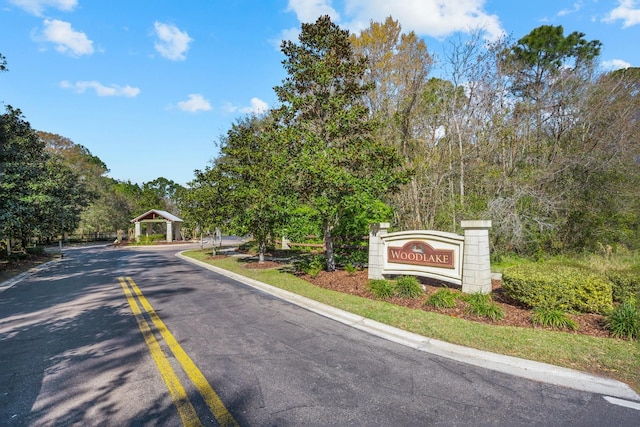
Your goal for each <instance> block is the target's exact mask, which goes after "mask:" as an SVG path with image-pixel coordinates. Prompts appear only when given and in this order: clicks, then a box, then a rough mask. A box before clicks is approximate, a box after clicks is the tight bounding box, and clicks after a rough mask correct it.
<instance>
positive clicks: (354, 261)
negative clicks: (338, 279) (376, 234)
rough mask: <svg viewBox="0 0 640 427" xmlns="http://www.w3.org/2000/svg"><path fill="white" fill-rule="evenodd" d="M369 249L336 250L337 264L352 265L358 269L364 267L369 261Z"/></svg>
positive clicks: (364, 247) (366, 247) (365, 247)
mask: <svg viewBox="0 0 640 427" xmlns="http://www.w3.org/2000/svg"><path fill="white" fill-rule="evenodd" d="M368 249H369V247H368V246H363V247H362V249H354V248H350V249H341V248H338V249H337V250H336V263H338V264H341V265H347V264H351V265H353V266H356V267H364V266H366V265H367V262H368V261H369V252H368Z"/></svg>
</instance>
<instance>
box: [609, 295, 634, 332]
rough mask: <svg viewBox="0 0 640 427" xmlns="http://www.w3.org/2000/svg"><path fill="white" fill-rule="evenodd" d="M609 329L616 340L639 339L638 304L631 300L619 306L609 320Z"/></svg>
mask: <svg viewBox="0 0 640 427" xmlns="http://www.w3.org/2000/svg"><path fill="white" fill-rule="evenodd" d="M607 327H608V328H609V331H611V335H613V336H614V337H616V338H628V339H634V338H635V339H637V338H638V336H640V318H639V317H638V307H637V303H636V302H635V301H634V300H632V299H629V300H627V301H625V302H623V303H622V304H619V305H617V306H616V308H615V309H614V310H613V311H612V312H611V314H609V316H608V318H607Z"/></svg>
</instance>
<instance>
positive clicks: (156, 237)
mask: <svg viewBox="0 0 640 427" xmlns="http://www.w3.org/2000/svg"><path fill="white" fill-rule="evenodd" d="M166 238H167V236H166V235H164V234H149V235H142V236H140V238H139V240H138V241H137V242H134V243H133V244H137V245H154V244H156V243H158V242H160V241H162V240H165V239H166Z"/></svg>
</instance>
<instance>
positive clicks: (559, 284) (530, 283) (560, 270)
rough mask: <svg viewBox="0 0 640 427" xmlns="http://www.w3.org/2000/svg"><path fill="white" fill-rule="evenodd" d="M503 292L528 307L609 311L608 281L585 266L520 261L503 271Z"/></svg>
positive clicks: (583, 311) (589, 311)
mask: <svg viewBox="0 0 640 427" xmlns="http://www.w3.org/2000/svg"><path fill="white" fill-rule="evenodd" d="M502 289H503V290H504V292H505V294H506V295H507V296H508V297H510V298H512V299H514V300H515V301H518V302H520V303H522V304H524V305H526V306H528V307H531V308H536V307H542V308H549V309H559V310H565V311H571V310H576V311H579V312H582V313H602V314H604V313H608V312H609V311H610V310H611V308H612V304H613V301H612V290H611V283H610V282H609V280H607V278H606V277H605V276H604V275H602V274H598V273H595V272H593V271H590V270H588V269H585V268H580V267H575V266H568V265H559V264H555V263H541V264H535V263H530V264H522V265H519V266H514V267H509V268H506V269H505V270H504V271H503V272H502Z"/></svg>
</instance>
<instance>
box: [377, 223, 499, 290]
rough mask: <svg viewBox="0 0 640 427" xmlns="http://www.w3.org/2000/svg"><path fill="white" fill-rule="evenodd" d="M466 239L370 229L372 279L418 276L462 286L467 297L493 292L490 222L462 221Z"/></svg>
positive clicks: (385, 227)
mask: <svg viewBox="0 0 640 427" xmlns="http://www.w3.org/2000/svg"><path fill="white" fill-rule="evenodd" d="M460 225H461V227H462V229H464V236H460V235H458V234H455V233H445V232H441V231H431V230H412V231H399V232H395V233H389V232H388V229H389V224H388V223H380V224H373V225H371V230H370V233H369V279H384V277H385V275H387V276H398V275H404V274H408V275H415V276H423V277H429V278H432V279H437V280H442V281H445V282H449V283H452V284H455V285H461V286H462V292H465V293H483V294H486V293H489V292H491V264H490V257H489V229H490V228H491V221H462V222H461V224H460Z"/></svg>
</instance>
